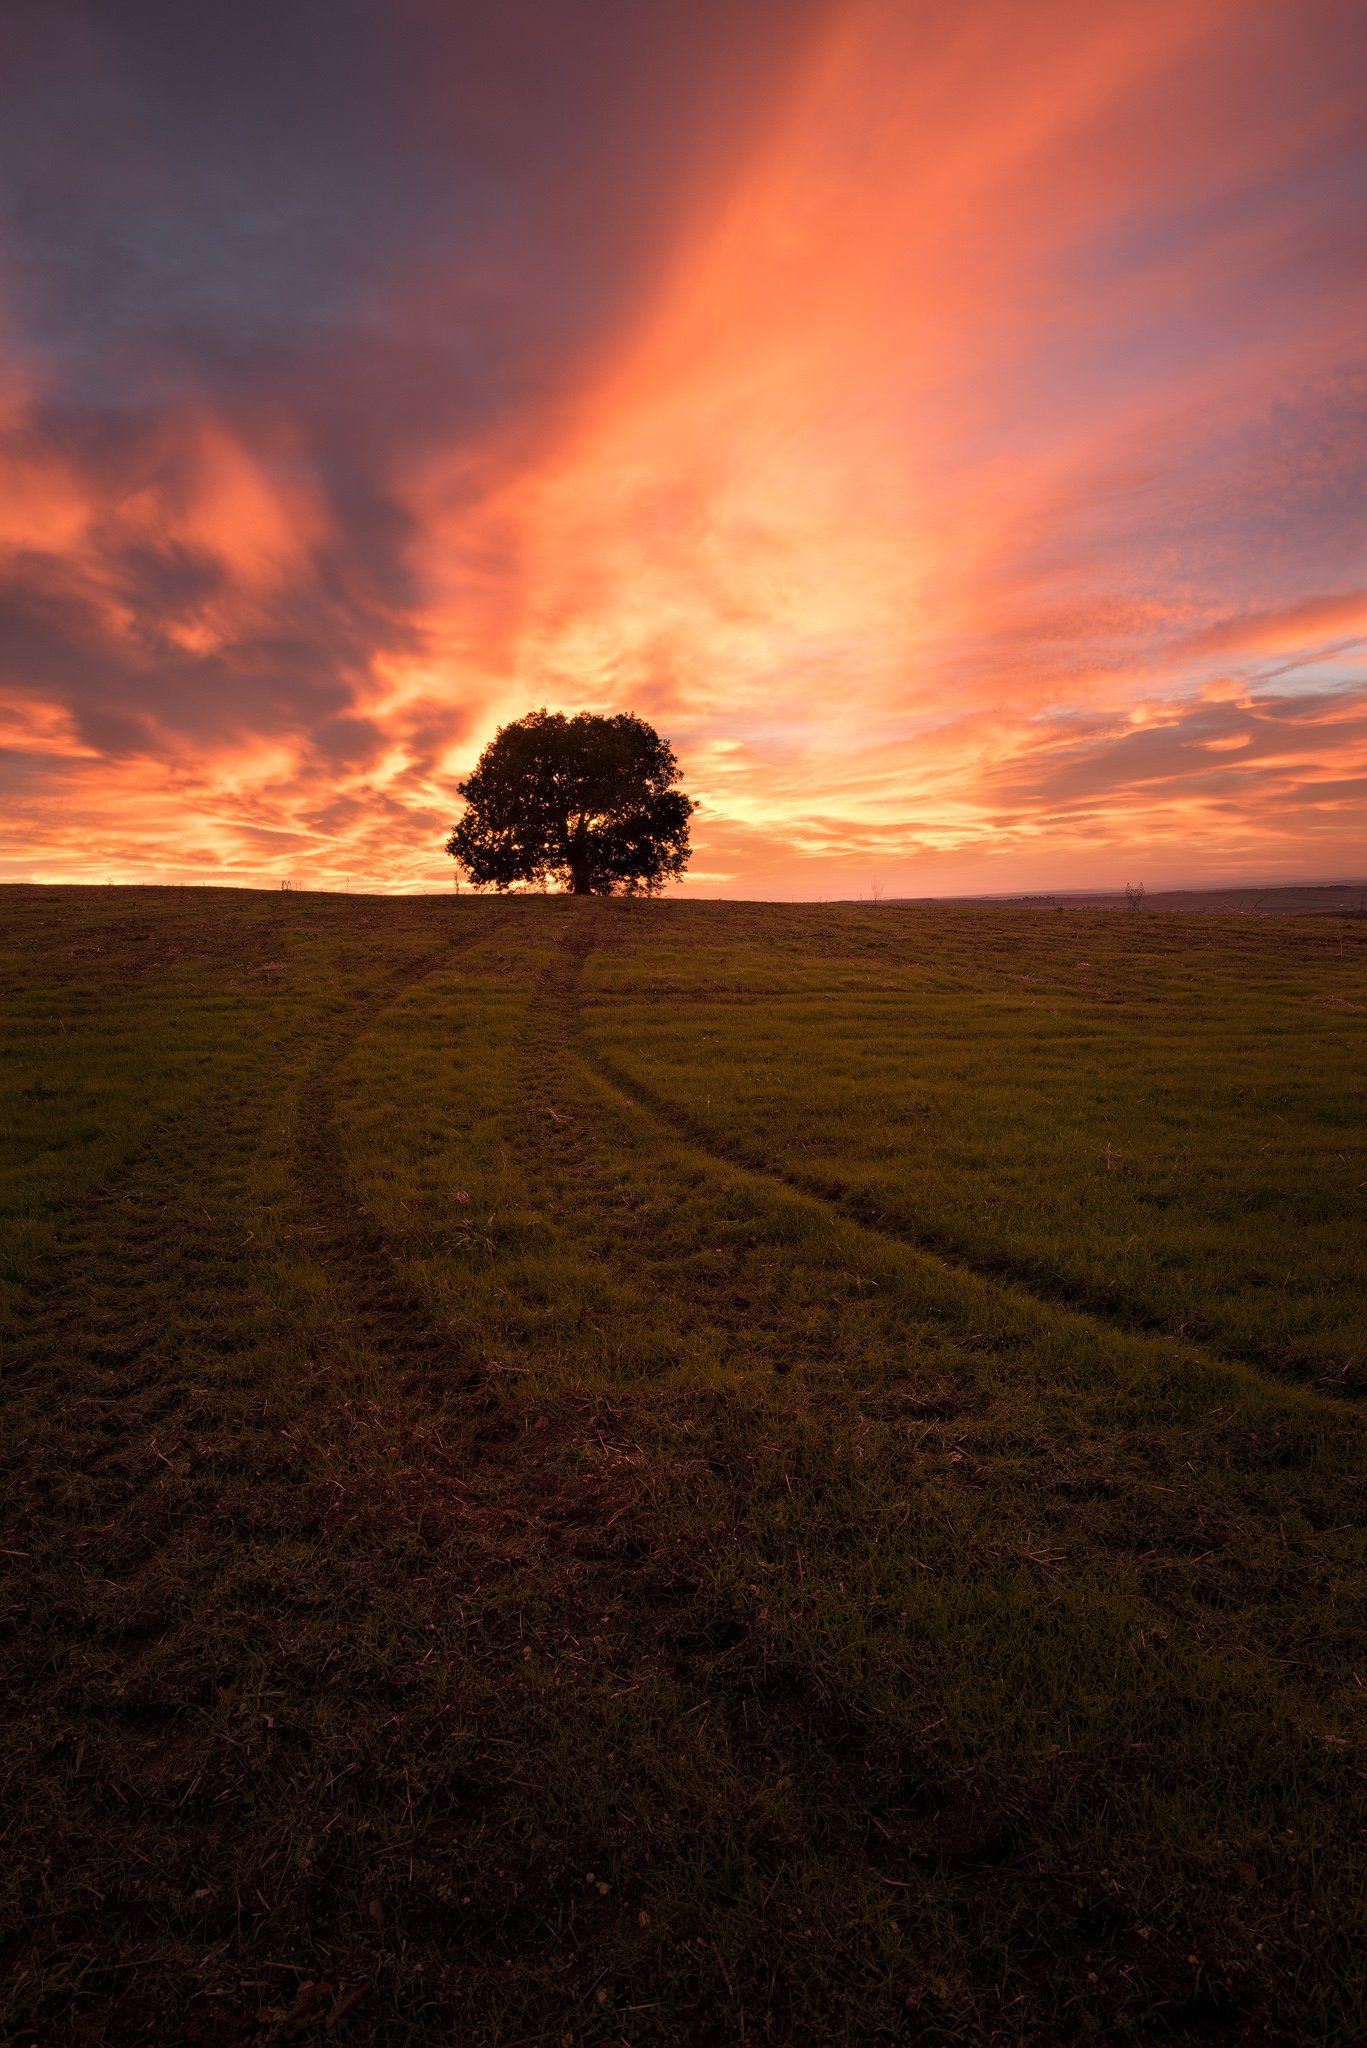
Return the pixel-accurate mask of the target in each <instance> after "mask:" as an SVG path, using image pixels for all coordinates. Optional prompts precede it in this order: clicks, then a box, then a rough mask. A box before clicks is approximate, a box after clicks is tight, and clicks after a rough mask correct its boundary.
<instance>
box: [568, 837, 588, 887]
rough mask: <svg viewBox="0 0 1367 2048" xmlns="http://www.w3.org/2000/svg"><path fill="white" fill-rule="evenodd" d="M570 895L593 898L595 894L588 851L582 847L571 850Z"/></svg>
mask: <svg viewBox="0 0 1367 2048" xmlns="http://www.w3.org/2000/svg"><path fill="white" fill-rule="evenodd" d="M570 894H571V896H592V894H593V882H592V879H591V876H590V870H589V856H588V850H587V848H585V847H582V846H576V847H573V848H571V850H570Z"/></svg>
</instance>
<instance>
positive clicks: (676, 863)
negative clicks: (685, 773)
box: [446, 710, 694, 896]
mask: <svg viewBox="0 0 1367 2048" xmlns="http://www.w3.org/2000/svg"><path fill="white" fill-rule="evenodd" d="M678 777H679V763H678V760H677V759H676V757H675V754H674V750H673V748H672V747H671V746H670V745H669V743H668V742H667V741H666V740H663V739H661V737H660V735H659V733H657V732H656V730H655V728H654V726H652V725H647V724H646V722H645V720H644V719H642V718H636V717H634V716H633V715H632V713H630V712H628V711H622V712H618V713H616V714H615V715H614V716H612V717H604V716H601V715H599V714H598V713H596V712H591V711H581V712H579V713H578V714H577V716H575V717H573V718H567V717H566V716H565V714H564V713H563V712H561V711H545V710H542V711H530V712H528V714H527V716H526V717H525V718H519V719H517V720H516V721H515V722H514V723H513V724H512V725H505V726H502V727H500V729H499V731H498V732H497V733H496V734H495V735H494V738H493V739H492V740H491V741H490V742H489V744H488V746H487V747H486V748H485V749H484V752H483V753H482V754H481V755H480V757H479V760H478V762H477V763H476V765H475V767H474V769H473V770H472V772H471V773H470V774H469V775H467V776H466V778H465V780H464V782H462V783H459V784H458V785H457V787H458V790H459V793H460V795H461V796H463V797H464V799H465V813H464V815H463V817H462V818H461V820H460V823H459V824H458V825H457V826H456V828H455V830H454V831H453V832H452V834H451V836H450V838H449V839H448V840H447V842H446V851H447V852H448V853H449V854H450V855H451V856H452V858H453V859H454V860H457V861H459V862H460V864H461V866H462V867H463V868H464V869H465V872H466V873H467V875H468V876H469V877H470V880H471V881H472V882H473V883H474V884H475V886H476V887H477V888H489V887H492V888H495V889H509V888H511V887H512V886H513V885H514V883H518V882H523V883H527V882H530V883H543V884H544V883H546V882H548V881H549V882H555V883H557V884H559V886H560V887H562V888H564V889H568V890H569V891H571V892H572V893H573V894H574V895H576V896H610V895H612V894H614V893H617V892H620V893H622V894H624V895H654V894H655V893H656V892H657V891H658V890H659V889H661V888H662V887H663V886H664V884H665V882H666V881H668V880H670V879H672V878H673V877H674V876H676V875H681V874H682V873H683V871H684V869H685V868H686V867H687V865H688V857H689V850H690V849H689V843H688V821H689V818H690V817H691V816H692V813H693V809H694V805H693V801H692V799H691V798H690V797H687V796H685V795H684V792H683V791H682V790H681V789H678V788H676V787H675V784H676V783H677V781H678Z"/></svg>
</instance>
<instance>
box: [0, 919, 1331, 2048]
mask: <svg viewBox="0 0 1367 2048" xmlns="http://www.w3.org/2000/svg"><path fill="white" fill-rule="evenodd" d="M0 916H2V919H3V944H4V952H3V962H2V963H0V973H2V974H3V984H4V1017H5V1020H6V1030H5V1044H4V1053H5V1058H4V1066H3V1082H4V1091H5V1107H4V1121H3V1129H4V1148H5V1149H4V1158H3V1168H4V1183H3V1205H4V1212H5V1250H4V1263H3V1269H0V1286H2V1287H3V1314H4V1345H5V1371H4V1382H3V1403H4V1440H3V1449H4V1488H5V1498H6V1507H7V1514H6V1529H7V1533H6V1535H5V1538H4V1546H3V1547H4V1555H3V1558H0V1563H3V1565H4V1566H5V1573H4V1578H5V1618H4V1633H5V1641H4V1655H5V1672H6V1689H7V1702H6V1714H5V1720H4V1729H3V1744H4V1752H5V1769H6V1780H7V1782H6V1789H5V1793H4V1803H3V1827H4V1832H5V1857H4V1862H3V1868H2V1870H0V1887H3V1896H4V1931H5V1951H4V1954H5V1963H6V1969H5V1976H4V1989H3V1994H0V1997H2V2001H3V2002H2V2003H0V2040H3V2041H5V2042H13V2043H26V2042H37V2041H42V2042H65V2041H72V2042H87V2043H93V2042H122V2041H129V2040H139V2039H147V2040H155V2041H158V2042H182V2041H183V2042H187V2043H200V2042H204V2043H222V2044H225V2048H226V2044H228V2043H254V2044H255V2043H261V2044H264V2043H274V2042H285V2041H305V2040H318V2041H330V2040H337V2041H340V2042H351V2043H370V2042H376V2043H379V2042H424V2043H425V2042H434V2043H436V2042H440V2043H448V2042H449V2043H451V2044H453V2048H456V2044H459V2048H493V2044H499V2048H515V2044H533V2043H535V2044H546V2048H567V2044H573V2048H587V2044H615V2043H622V2042H625V2043H629V2044H632V2048H648V2044H652V2043H673V2042H678V2043H705V2044H713V2043H715V2044H731V2043H736V2044H750V2048H760V2044H764V2043H793V2044H803V2048H807V2044H811V2048H821V2044H830V2048H836V2044H848V2048H863V2044H874V2043H880V2042H955V2043H958V2042H979V2041H981V2042H991V2043H1020V2044H1023V2043H1046V2044H1047V2043H1056V2042H1074V2041H1078V2042H1083V2041H1089V2042H1097V2043H1112V2042H1121V2043H1125V2042H1191V2043H1224V2042H1228V2043H1235V2042H1287V2043H1290V2042H1296V2043H1310V2042H1314V2043H1335V2044H1340V2043H1341V2044H1349V2043H1358V2042H1360V2041H1361V2040H1362V2038H1363V2037H1364V2032H1365V2031H1367V2023H1365V2021H1364V2013H1365V2012H1367V1982H1365V1969H1364V1958H1365V1957H1367V1914H1365V1913H1364V1901H1365V1900H1367V1885H1365V1884H1364V1878H1365V1876H1367V1847H1365V1846H1364V1845H1365V1844H1367V1829H1365V1828H1364V1821H1367V1796H1365V1794H1367V1786H1365V1783H1364V1775H1363V1753H1362V1749H1361V1746H1360V1735H1361V1709H1362V1706H1363V1704H1364V1701H1367V1641H1365V1639H1364V1614H1363V1606H1364V1602H1363V1586H1364V1581H1363V1568H1362V1566H1363V1541H1362V1531H1363V1522H1364V1517H1363V1513H1362V1504H1363V1472H1364V1466H1363V1458H1362V1428H1361V1418H1362V1405H1361V1404H1362V1398H1363V1388H1364V1378H1365V1368H1367V1229H1364V1214H1365V1213H1367V1212H1365V1210H1364V1204H1365V1203H1367V1142H1365V1137H1364V1133H1365V1132H1367V923H1364V921H1362V920H1361V919H1351V918H1336V917H1321V918H1315V919H1306V920H1296V919H1291V918H1276V917H1274V918H1258V919H1256V920H1254V919H1240V918H1225V917H1218V916H1216V917H1197V916H1190V917H1183V916H1177V915H1171V914H1161V915H1149V914H1137V915H1130V914H1125V913H1119V914H1118V913H1115V912H1113V911H1103V910H1095V909H1070V908H1065V909H1064V910H1062V911H1057V910H1054V909H1052V908H1041V907H1033V906H1001V907H993V908H988V907H949V906H933V905H932V906H922V907H915V908H899V907H894V906H886V905H885V906H877V907H872V906H871V907H866V908H860V907H854V906H848V907H822V906H771V907H760V906H750V905H740V904H734V905H733V904H712V905H703V904H699V905H679V904H672V903H663V904H636V903H630V902H591V901H590V902H579V901H573V900H568V899H554V898H535V897H529V898H520V899H510V900H508V901H505V902H487V901H473V900H469V899H460V900H455V899H445V900H438V899H388V900H379V899H366V898H352V897H325V896H316V897H311V896H301V895H283V896H273V895H266V894H249V893H245V892H240V893H239V892H230V891H221V892H220V891H207V890H189V891H184V892H178V891H174V890H162V891H139V890H132V889H129V890H121V889H102V890H93V889H92V890H55V889H22V890H20V889H13V890H8V891H4V892H0Z"/></svg>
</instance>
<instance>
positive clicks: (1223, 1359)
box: [562, 945, 1363, 1409]
mask: <svg viewBox="0 0 1367 2048" xmlns="http://www.w3.org/2000/svg"><path fill="white" fill-rule="evenodd" d="M591 950H592V947H591V945H590V946H589V947H587V948H583V949H580V950H579V951H577V952H576V953H575V954H574V955H573V956H572V958H571V961H570V969H569V973H568V975H566V976H565V977H564V978H563V996H562V1001H563V1006H564V1007H563V1014H564V1019H565V1032H566V1038H567V1041H568V1042H569V1043H570V1044H572V1045H573V1049H574V1052H575V1055H576V1057H577V1058H578V1060H579V1062H580V1064H581V1065H582V1067H583V1068H584V1070H585V1071H586V1072H587V1073H588V1074H589V1075H590V1076H591V1077H592V1078H593V1080H594V1081H595V1082H596V1084H597V1086H598V1087H599V1088H600V1089H601V1090H603V1091H605V1092H606V1093H607V1094H608V1095H609V1096H615V1097H616V1098H617V1099H618V1100H619V1101H620V1102H624V1103H626V1104H628V1105H629V1106H630V1107H631V1108H632V1109H634V1110H636V1111H637V1112H639V1113H642V1114H644V1115H646V1116H648V1117H650V1118H651V1119H652V1120H653V1121H654V1122H656V1123H657V1124H662V1125H664V1126H665V1128H666V1129H668V1130H669V1131H671V1132H672V1133H673V1135H674V1136H675V1138H676V1139H678V1140H681V1141H682V1142H683V1143H684V1144H685V1145H686V1146H687V1147H688V1148H689V1149H690V1150H691V1151H692V1152H693V1153H694V1154H695V1155H696V1156H698V1157H699V1158H701V1159H705V1160H707V1161H709V1162H710V1163H711V1164H712V1166H713V1167H714V1168H715V1167H722V1168H724V1169H725V1170H726V1172H727V1173H728V1174H730V1175H732V1176H734V1177H735V1178H736V1179H738V1180H739V1181H740V1183H741V1184H742V1185H748V1186H749V1187H750V1188H751V1189H752V1190H753V1191H754V1192H755V1193H756V1194H758V1195H760V1196H761V1198H763V1197H768V1198H769V1199H772V1197H773V1195H774V1194H775V1193H779V1194H781V1195H782V1196H784V1197H785V1198H786V1199H788V1200H790V1201H798V1202H801V1203H803V1204H805V1205H808V1206H809V1207H810V1208H811V1209H812V1210H813V1211H814V1212H816V1213H824V1214H825V1215H827V1216H830V1217H834V1218H836V1219H838V1220H839V1221H840V1222H841V1223H842V1224H844V1225H846V1226H848V1227H849V1228H850V1229H852V1230H854V1231H856V1232H859V1233H860V1234H862V1235H863V1236H865V1237H868V1238H872V1239H874V1240H875V1241H877V1242H878V1243H880V1244H884V1245H888V1246H892V1247H895V1248H896V1249H897V1250H898V1251H900V1252H902V1253H903V1254H907V1253H909V1254H911V1255H912V1256H913V1257H914V1258H916V1259H918V1260H920V1261H922V1262H924V1264H925V1265H926V1266H927V1267H928V1268H930V1269H932V1270H935V1271H938V1272H940V1273H944V1274H949V1275H952V1276H953V1277H954V1278H956V1279H960V1280H970V1281H974V1282H976V1283H979V1284H983V1285H987V1286H989V1287H991V1288H992V1289H993V1290H994V1291H995V1292H996V1293H997V1295H998V1296H999V1298H1000V1299H1001V1300H1002V1301H1003V1302H1006V1303H1008V1304H1010V1305H1011V1306H1013V1307H1014V1308H1016V1309H1018V1310H1023V1311H1024V1312H1026V1313H1027V1314H1030V1315H1034V1316H1039V1315H1049V1316H1052V1317H1059V1316H1061V1317H1065V1318H1067V1319H1068V1320H1069V1321H1070V1322H1071V1323H1072V1324H1073V1325H1074V1326H1075V1327H1076V1328H1078V1329H1079V1330H1081V1331H1085V1332H1087V1333H1088V1334H1091V1335H1093V1336H1104V1337H1107V1338H1114V1337H1121V1338H1124V1339H1126V1340H1127V1341H1129V1342H1132V1343H1140V1344H1144V1345H1147V1346H1153V1347H1158V1346H1162V1347H1163V1348H1164V1351H1165V1354H1166V1355H1167V1356H1169V1357H1171V1356H1177V1357H1181V1356H1186V1357H1187V1358H1189V1359H1191V1360H1193V1361H1196V1362H1199V1363H1201V1364H1203V1365H1206V1366H1208V1367H1213V1368H1215V1369H1216V1370H1218V1371H1221V1372H1228V1373H1235V1374H1241V1375H1242V1374H1246V1375H1248V1376H1249V1377H1250V1378H1252V1379H1253V1380H1255V1381H1256V1382H1257V1383H1258V1384H1260V1385H1262V1386H1266V1387H1271V1388H1274V1389H1275V1390H1276V1391H1277V1392H1278V1393H1280V1394H1283V1395H1290V1396H1296V1395H1299V1396H1301V1397H1303V1398H1305V1399H1307V1400H1310V1401H1313V1402H1316V1403H1321V1402H1322V1403H1325V1404H1326V1405H1328V1406H1329V1407H1332V1408H1336V1409H1341V1408H1343V1407H1344V1406H1345V1405H1348V1406H1352V1405H1355V1404H1356V1402H1357V1401H1358V1400H1359V1399H1360V1398H1361V1395H1362V1392H1363V1389H1361V1388H1360V1387H1358V1386H1356V1385H1352V1384H1342V1383H1340V1382H1338V1381H1335V1382H1333V1383H1332V1388H1331V1389H1327V1388H1326V1387H1325V1385H1324V1384H1323V1382H1307V1381H1304V1380H1297V1379H1294V1378H1292V1377H1290V1376H1282V1375H1280V1374H1278V1373H1277V1372H1276V1371H1275V1370H1274V1369H1272V1368H1271V1367H1269V1366H1267V1365H1266V1364H1265V1363H1263V1362H1262V1361H1261V1360H1259V1359H1257V1358H1254V1357H1249V1356H1244V1355H1241V1354H1239V1353H1235V1352H1231V1351H1225V1350H1223V1349H1221V1348H1219V1347H1217V1346H1214V1345H1211V1344H1207V1343H1198V1342H1196V1341H1194V1340H1192V1339H1191V1338H1183V1339H1181V1340H1180V1342H1179V1340H1177V1339H1175V1338H1172V1337H1168V1336H1166V1335H1165V1333H1164V1332H1163V1331H1161V1330H1160V1329H1159V1328H1157V1327H1156V1326H1155V1325H1154V1324H1152V1323H1149V1324H1145V1323H1143V1322H1141V1321H1140V1320H1139V1319H1138V1318H1135V1319H1128V1318H1126V1317H1124V1316H1120V1315H1111V1314H1108V1313H1106V1312H1105V1311H1103V1310H1101V1309H1099V1308H1097V1307H1095V1306H1094V1305H1092V1304H1089V1303H1080V1302H1079V1301H1077V1300H1076V1298H1075V1297H1073V1296H1071V1295H1070V1294H1068V1293H1066V1292H1065V1291H1064V1290H1063V1289H1060V1290H1059V1291H1058V1292H1057V1293H1052V1292H1048V1291H1046V1290H1044V1289H1042V1288H1040V1287H1038V1286H1035V1285H1032V1284H1030V1283H1029V1282H1027V1281H1026V1280H1025V1279H1023V1278H1022V1276H1021V1275H1020V1273H1019V1272H1018V1271H1016V1270H1014V1269H1013V1268H1011V1267H1009V1266H1007V1265H1005V1264H1002V1265H995V1264H992V1263H989V1262H987V1261H977V1260H973V1259H970V1258H967V1257H965V1256H963V1255H962V1254H958V1253H955V1252H951V1251H947V1250H943V1249H941V1248H940V1247H939V1246H938V1245H936V1244H935V1243H933V1242H931V1241H928V1240H926V1239H924V1238H922V1237H918V1236H916V1235H914V1234H913V1233H912V1232H910V1231H901V1230H898V1229H896V1228H894V1227H892V1226H891V1225H888V1224H886V1223H879V1222H874V1221H872V1220H871V1219H869V1218H868V1217H866V1216H862V1215H860V1214H859V1213H858V1211H857V1210H856V1209H855V1208H854V1207H853V1206H852V1205H851V1204H850V1203H849V1201H848V1200H847V1199H844V1198H842V1197H840V1196H838V1195H835V1194H833V1193H832V1192H831V1191H830V1190H829V1188H828V1187H825V1186H823V1185H822V1184H821V1183H820V1182H819V1181H817V1180H815V1179H809V1178H808V1177H806V1176H804V1175H801V1174H795V1173H790V1172H787V1171H785V1170H784V1169H782V1168H780V1167H777V1166H773V1165H769V1164H760V1163H758V1162H756V1161H755V1160H754V1159H753V1158H750V1157H748V1156H747V1155H746V1154H745V1153H743V1152H742V1151H741V1150H740V1148H739V1147H731V1146H728V1145H726V1144H725V1143H724V1142H723V1141H721V1140H720V1139H718V1138H717V1136H716V1135H715V1133H714V1132H713V1131H712V1130H710V1129H708V1128H706V1127H705V1126H703V1125H702V1124H700V1123H699V1122H698V1121H697V1120H695V1119H694V1118H692V1117H691V1116H689V1114H688V1113H687V1111H685V1110H682V1109H680V1108H678V1107H677V1106H676V1105H675V1104H674V1103H672V1102H670V1101H669V1100H668V1099H667V1098H666V1097H664V1096H663V1095H661V1094H660V1093H658V1092H657V1091H656V1090H655V1089H653V1088H651V1087H650V1086H649V1085H648V1084H647V1083H645V1082H643V1081H640V1080H639V1079H637V1077H636V1076H634V1075H632V1074H628V1073H627V1072H625V1071H624V1070H623V1069H622V1068H621V1067H620V1066H618V1065H617V1064H616V1063H615V1062H614V1061H612V1060H611V1059H609V1058H608V1057H607V1056H606V1055H604V1054H603V1053H601V1052H599V1051H597V1050H596V1049H595V1048H593V1047H592V1046H590V1045H589V1043H588V1042H587V1038H586V1035H585V1033H584V1030H583V1022H582V1004H581V1000H580V992H579V985H580V981H581V978H582V974H583V970H584V967H585V965H586V963H587V959H588V957H589V953H590V952H591Z"/></svg>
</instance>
